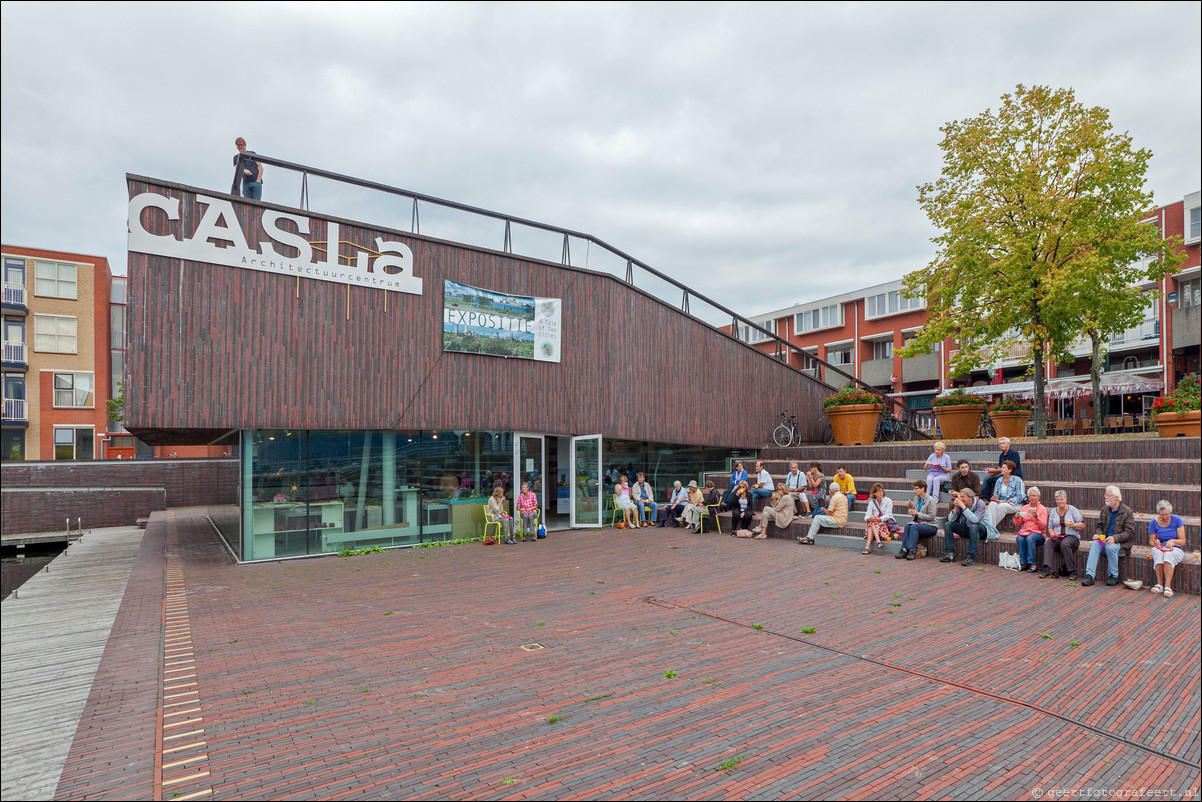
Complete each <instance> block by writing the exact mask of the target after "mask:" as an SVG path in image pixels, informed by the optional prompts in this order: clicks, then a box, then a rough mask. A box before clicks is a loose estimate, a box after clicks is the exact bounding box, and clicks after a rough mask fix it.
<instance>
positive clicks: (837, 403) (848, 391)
mask: <svg viewBox="0 0 1202 802" xmlns="http://www.w3.org/2000/svg"><path fill="white" fill-rule="evenodd" d="M881 403H884V402H883V400H882V399H881V397H880V396H879V395H877V394H876V393H874V392H871V391H869V390H865V389H862V388H860V387H856V386H855V385H854V384H852V383H851V382H848V383H847V384H845V385H844V386H843V389H842V390H840V391H839V392H837V393H835V394H834V395H829V396H827V397H826V400H824V401H823V402H822V408H823V409H831V408H832V407H847V406H851V405H853V404H881Z"/></svg>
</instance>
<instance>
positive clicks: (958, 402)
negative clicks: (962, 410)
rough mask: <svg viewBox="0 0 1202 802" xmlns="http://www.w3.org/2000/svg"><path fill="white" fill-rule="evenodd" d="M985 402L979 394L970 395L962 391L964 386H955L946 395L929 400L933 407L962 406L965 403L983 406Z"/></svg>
mask: <svg viewBox="0 0 1202 802" xmlns="http://www.w3.org/2000/svg"><path fill="white" fill-rule="evenodd" d="M986 403H988V402H986V401H985V399H984V398H982V397H981V396H979V395H971V394H970V393H966V392H964V388H962V387H957V388H956V389H955V390H952V391H951V392H950V393H948V394H947V395H941V396H939V397H938V398H936V399H935V400H934V401H932V402H931V406H933V407H955V406H962V405H965V404H972V405H973V406H978V407H983V406H985V405H986Z"/></svg>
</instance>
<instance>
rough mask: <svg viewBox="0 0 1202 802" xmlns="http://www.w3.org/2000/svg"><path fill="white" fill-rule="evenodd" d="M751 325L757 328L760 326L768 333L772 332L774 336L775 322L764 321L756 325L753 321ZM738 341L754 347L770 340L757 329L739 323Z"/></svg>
mask: <svg viewBox="0 0 1202 802" xmlns="http://www.w3.org/2000/svg"><path fill="white" fill-rule="evenodd" d="M752 323H755V324H756V325H757V326H761V327H763V328H765V329H768V331H770V332H772V333H773V334H776V321H775V320H766V321H764V322H762V323H758V322H756V321H754V320H753V321H752ZM739 339H740V340H742V341H743V342H745V343H751V344H752V345H755V344H756V343H762V342H765V341H766V340H768V339H770V338H769V336H768V335H767V334H765V333H764V332H762V331H760V330H759V329H754V328H752V327H751V326H748V325H747V324H746V323H740V324H739Z"/></svg>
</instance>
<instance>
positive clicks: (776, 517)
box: [751, 491, 797, 540]
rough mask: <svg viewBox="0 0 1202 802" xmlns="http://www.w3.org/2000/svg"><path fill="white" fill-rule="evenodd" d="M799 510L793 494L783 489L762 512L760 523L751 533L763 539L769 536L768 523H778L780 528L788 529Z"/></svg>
mask: <svg viewBox="0 0 1202 802" xmlns="http://www.w3.org/2000/svg"><path fill="white" fill-rule="evenodd" d="M796 512H797V506H796V503H795V502H794V501H793V495H792V494H791V493H788V492H784V491H782V492H781V493H779V494H778V495H776V496H774V497H773V499H772V504H771V505H770V506H768V507H765V508H764V511H763V512H762V513H760V515H761V516H762V517H761V518H760V525H759V526H757V527H756V528H755V529H752V530H751V533H752V534H753V535H755V536H756V537H757V538H759V539H761V540H763V539H764V538H766V537H768V524H776V526H777V528H778V529H788V528H789V524H791V523H793V516H794V515H795V514H796Z"/></svg>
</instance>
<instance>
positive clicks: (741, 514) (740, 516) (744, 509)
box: [729, 481, 755, 535]
mask: <svg viewBox="0 0 1202 802" xmlns="http://www.w3.org/2000/svg"><path fill="white" fill-rule="evenodd" d="M729 506H730V533H731V534H732V535H733V534H735V533H736V532H738V531H739V530H740V529H748V530H750V529H751V522H752V520H753V519H754V518H755V509H754V508H755V503H754V502H753V501H752V498H751V491H750V490H749V489H748V487H747V482H746V481H742V482H739V483H738V484H737V485H736V486H735V489H734V492H733V493H731V494H730V505H729Z"/></svg>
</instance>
